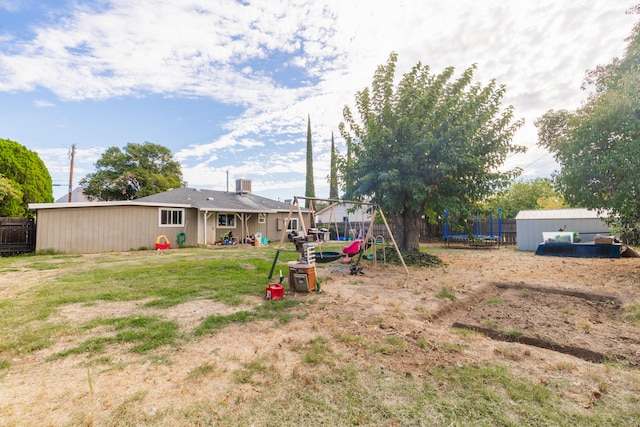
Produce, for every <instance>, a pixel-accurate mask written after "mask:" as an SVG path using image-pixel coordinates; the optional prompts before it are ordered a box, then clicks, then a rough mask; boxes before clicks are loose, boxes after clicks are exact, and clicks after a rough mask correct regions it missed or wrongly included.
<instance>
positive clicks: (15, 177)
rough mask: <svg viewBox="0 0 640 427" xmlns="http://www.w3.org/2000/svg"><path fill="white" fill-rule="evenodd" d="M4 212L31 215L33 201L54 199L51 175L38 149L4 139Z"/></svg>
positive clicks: (0, 209) (0, 155)
mask: <svg viewBox="0 0 640 427" xmlns="http://www.w3.org/2000/svg"><path fill="white" fill-rule="evenodd" d="M0 177H2V178H3V179H2V181H1V183H0V199H1V200H0V216H13V217H29V216H33V213H32V212H30V211H29V209H28V208H29V203H51V202H53V190H52V188H53V187H52V183H51V175H50V174H49V171H48V170H47V167H46V166H45V164H44V162H43V161H42V159H40V156H38V154H37V153H36V152H35V151H31V150H29V149H27V148H26V147H25V146H23V145H21V144H19V143H18V142H16V141H11V140H8V139H0Z"/></svg>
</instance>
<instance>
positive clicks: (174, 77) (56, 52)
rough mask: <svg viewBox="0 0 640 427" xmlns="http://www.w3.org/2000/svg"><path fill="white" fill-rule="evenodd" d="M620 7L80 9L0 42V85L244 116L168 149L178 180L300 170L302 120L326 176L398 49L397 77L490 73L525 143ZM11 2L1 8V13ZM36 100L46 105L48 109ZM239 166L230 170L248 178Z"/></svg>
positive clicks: (607, 44) (172, 0) (614, 48)
mask: <svg viewBox="0 0 640 427" xmlns="http://www.w3.org/2000/svg"><path fill="white" fill-rule="evenodd" d="M624 3H625V2H610V1H609V0H575V1H569V0H565V1H558V0H520V1H517V2H515V1H512V2H508V1H504V0H486V1H482V2H480V1H477V0H458V1H456V2H443V1H436V0H429V1H418V0H399V1H395V2H390V1H383V0H371V1H367V2H356V1H344V0H318V1H311V0H277V1H273V0H255V1H246V2H236V1H228V0H138V1H135V2H132V1H130V0H112V1H110V2H108V3H103V2H95V3H91V2H88V3H84V4H78V3H75V4H76V6H74V7H75V8H74V9H71V10H69V11H68V13H67V15H66V17H65V18H64V19H60V20H59V21H57V22H52V23H51V24H48V25H46V26H41V27H34V28H33V30H34V32H35V36H34V38H33V39H30V40H23V41H20V42H19V43H11V44H9V43H5V45H7V46H9V45H11V47H10V48H9V47H6V48H0V91H11V92H15V91H33V90H35V88H46V89H49V90H50V91H52V92H53V93H55V94H56V95H57V96H58V97H59V98H60V99H61V100H74V101H81V100H84V99H92V100H93V99H95V100H101V99H107V98H112V97H124V96H145V95H147V94H161V95H166V96H172V97H176V96H178V97H179V96H185V97H187V96H189V97H205V98H210V99H213V100H216V101H219V102H220V103H223V104H228V105H233V106H236V107H237V106H240V107H241V108H242V109H243V111H242V112H241V113H240V114H239V115H237V116H235V117H231V118H230V119H228V120H227V121H226V123H223V124H222V125H221V126H222V128H223V129H224V130H225V132H226V133H225V134H224V135H222V136H220V137H216V138H215V140H213V141H209V142H207V143H204V144H197V145H196V144H192V145H190V146H187V147H183V148H182V149H180V150H178V151H177V152H176V158H177V159H178V160H180V161H184V162H185V164H186V165H187V167H188V170H185V175H187V176H186V179H187V181H189V182H190V183H191V182H197V183H200V182H219V181H220V179H221V178H225V177H224V176H223V177H221V176H220V174H221V172H220V170H213V168H212V167H211V165H212V164H213V162H215V161H218V160H222V159H223V158H224V157H223V155H222V153H225V154H229V153H233V152H241V153H242V159H243V160H244V159H249V160H251V159H254V158H255V159H261V160H264V158H265V154H264V151H265V150H272V151H274V152H273V153H268V154H269V155H268V158H269V160H268V161H265V162H264V165H266V166H265V169H263V170H260V171H255V173H256V174H262V175H263V176H264V175H265V174H281V173H284V172H285V171H289V172H293V173H298V174H304V156H301V155H300V154H301V152H300V151H299V147H300V146H302V145H301V144H300V143H301V141H303V139H304V134H305V132H306V118H307V115H308V114H310V115H311V120H312V129H313V136H314V138H313V140H314V150H315V151H314V154H315V157H316V158H317V159H319V160H321V161H322V165H320V164H318V163H316V168H318V170H326V168H328V165H324V163H325V162H326V161H327V159H328V155H327V153H328V150H329V146H330V136H331V131H334V133H335V136H336V144H337V145H338V148H340V144H341V141H340V137H339V134H338V132H337V125H338V123H339V122H340V120H341V118H342V117H341V113H342V108H343V107H344V105H345V104H349V105H353V103H354V95H355V93H356V91H358V90H361V89H362V88H364V87H365V86H368V85H370V83H371V79H372V76H373V73H374V71H375V68H376V67H377V66H378V65H380V64H382V63H384V62H386V60H387V58H388V56H389V53H390V52H391V51H396V52H398V53H399V63H398V74H400V73H403V72H406V71H408V70H409V69H410V67H411V66H413V65H414V64H415V63H416V62H418V61H422V62H423V63H424V64H427V65H429V66H430V67H431V69H432V71H433V72H434V73H437V72H440V71H441V70H442V69H443V68H444V67H446V66H454V67H456V70H457V72H458V73H459V72H461V71H462V70H463V69H465V68H467V67H468V66H470V65H471V64H473V63H477V64H478V70H477V72H476V77H477V78H478V79H479V80H481V81H483V82H487V81H488V80H489V79H492V78H495V79H497V81H498V82H499V83H503V84H505V85H506V86H507V93H506V97H505V99H504V100H505V104H513V105H514V106H515V108H516V113H515V115H516V117H526V125H525V126H524V127H523V129H522V130H521V131H520V132H519V133H518V134H517V136H516V139H517V142H518V143H520V144H522V145H529V146H533V145H534V144H535V128H533V121H534V120H535V118H536V117H538V116H539V115H541V114H542V113H543V112H544V111H546V110H548V109H551V108H554V109H558V108H575V107H577V106H579V104H580V102H581V100H583V99H584V98H585V96H586V95H585V94H584V93H583V92H581V91H580V90H579V85H580V82H581V80H582V78H583V76H584V72H585V70H587V69H590V68H593V67H595V66H596V65H597V64H602V63H608V62H609V61H610V59H611V57H613V56H620V55H622V54H623V48H624V41H623V40H624V38H625V37H626V36H627V35H628V34H629V32H630V31H631V27H632V25H633V23H634V21H635V17H634V16H628V15H625V14H624V12H625V10H626V9H628V8H629V7H631V6H633V5H634V3H633V2H630V1H629V2H627V4H624ZM12 4H13V2H7V1H3V0H0V8H2V7H4V8H9V7H10V6H11V5H12ZM3 37H7V36H6V35H5V36H3ZM280 58H282V62H281V63H279V64H278V63H277V61H279V60H280ZM276 66H277V69H278V70H276ZM278 72H279V73H285V74H286V73H289V72H292V73H294V74H295V73H297V74H298V75H297V78H299V79H300V80H299V81H297V82H294V83H290V84H288V83H285V82H283V81H280V80H279V78H278V76H277V73H278ZM51 104H52V103H51ZM36 105H37V106H39V107H46V106H52V105H49V104H48V103H46V102H44V101H36ZM294 143H295V144H294ZM275 144H280V145H278V146H277V147H276V146H275ZM293 145H295V147H293ZM274 147H275V148H274ZM280 149H282V152H281V153H280V152H278V150H280ZM289 149H293V150H295V151H294V152H293V153H290V152H288V151H287V150H289ZM260 156H262V157H260ZM535 158H536V157H535V153H531V154H528V155H526V156H521V159H520V157H518V159H520V160H518V165H526V164H528V163H531V162H532V161H533V160H535ZM292 159H295V161H296V162H297V163H295V164H292ZM243 160H241V161H240V162H239V163H238V164H239V165H240V167H238V169H235V170H234V174H235V173H237V174H241V173H242V172H243V170H242V168H245V167H246V165H243V164H242V161H243ZM541 163H543V162H542V161H540V162H539V163H535V164H533V165H532V169H534V168H535V167H537V166H539V165H540V164H541ZM234 167H235V166H234ZM547 167H552V166H547ZM323 168H324V169H323ZM540 170H542V167H540ZM265 179H266V177H265ZM265 182H266V181H265ZM269 185H270V187H273V188H276V187H277V184H275V183H270V184H269Z"/></svg>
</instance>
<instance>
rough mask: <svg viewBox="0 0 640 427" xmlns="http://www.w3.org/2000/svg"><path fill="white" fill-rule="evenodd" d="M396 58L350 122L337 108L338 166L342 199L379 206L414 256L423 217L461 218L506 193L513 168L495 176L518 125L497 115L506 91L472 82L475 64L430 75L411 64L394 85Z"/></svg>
mask: <svg viewBox="0 0 640 427" xmlns="http://www.w3.org/2000/svg"><path fill="white" fill-rule="evenodd" d="M396 62H397V54H395V53H392V54H391V55H390V57H389V60H388V62H387V64H386V65H381V66H379V67H378V69H377V70H376V72H375V74H374V77H373V83H372V85H371V88H365V89H363V90H362V91H360V92H358V93H357V94H356V97H355V99H356V107H357V112H358V115H359V119H360V120H357V119H356V117H355V116H354V114H353V113H352V111H351V109H350V108H349V107H348V106H347V107H345V109H344V112H343V116H344V122H342V123H340V132H341V134H342V136H343V138H344V139H345V142H346V144H347V153H346V156H345V157H343V158H341V161H340V166H339V169H340V178H341V182H342V185H343V187H344V189H345V195H344V197H345V198H349V199H368V200H370V201H372V202H374V203H378V204H379V205H380V206H381V207H382V209H383V210H384V212H385V213H386V214H387V215H388V216H390V219H391V220H392V224H393V225H392V227H393V228H394V230H393V231H394V236H395V238H396V240H397V242H398V245H399V247H400V248H401V249H403V250H418V249H419V230H420V223H421V221H422V219H423V218H424V217H425V216H426V217H427V218H429V219H430V220H431V221H435V220H436V219H437V216H438V214H439V213H442V212H443V211H444V209H446V208H449V209H451V210H458V211H462V210H463V209H467V208H468V207H469V206H471V205H473V204H475V203H477V202H478V201H480V200H483V199H484V198H486V197H487V196H489V195H490V194H492V193H493V192H494V191H495V190H496V188H500V187H502V186H505V185H506V184H507V183H508V182H509V180H511V179H513V178H514V177H515V176H517V175H518V174H519V172H520V171H519V169H514V170H510V171H500V170H499V167H500V166H502V164H503V163H504V160H505V159H506V156H507V154H508V153H510V152H513V151H522V150H523V148H522V147H518V146H516V145H513V144H512V142H511V141H512V138H513V135H514V133H515V132H516V130H517V129H518V128H519V127H520V126H521V124H522V122H521V121H514V120H513V107H511V106H509V107H507V108H506V109H502V108H501V99H502V97H503V95H504V93H505V88H504V86H502V85H499V84H497V83H496V82H495V80H491V81H490V82H489V83H488V84H487V85H484V86H483V85H481V84H480V83H473V73H474V71H475V69H476V67H475V65H474V66H471V67H470V68H468V69H466V70H464V72H463V73H462V74H461V75H460V76H459V77H454V69H453V68H452V67H449V68H446V69H445V70H444V71H442V72H441V73H440V74H432V73H431V72H430V69H429V67H428V66H425V65H422V64H421V63H418V64H417V65H415V66H414V67H413V68H412V69H411V71H410V72H408V73H406V74H404V75H403V76H402V78H401V79H400V81H399V82H398V84H397V86H395V85H394V79H395V71H396Z"/></svg>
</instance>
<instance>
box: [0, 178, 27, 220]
mask: <svg viewBox="0 0 640 427" xmlns="http://www.w3.org/2000/svg"><path fill="white" fill-rule="evenodd" d="M22 196H23V194H22V191H20V190H19V189H18V188H16V183H15V182H14V181H12V180H10V179H7V178H5V177H3V176H2V175H0V216H6V217H21V216H23V214H24V206H23V205H22Z"/></svg>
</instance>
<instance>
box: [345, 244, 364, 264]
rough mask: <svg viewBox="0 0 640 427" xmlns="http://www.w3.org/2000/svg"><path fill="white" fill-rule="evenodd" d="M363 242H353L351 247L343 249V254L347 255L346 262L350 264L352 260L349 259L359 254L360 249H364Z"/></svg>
mask: <svg viewBox="0 0 640 427" xmlns="http://www.w3.org/2000/svg"><path fill="white" fill-rule="evenodd" d="M362 242H363V240H362V239H356V240H354V241H353V242H351V244H350V245H349V246H345V247H344V248H342V253H343V254H345V257H344V262H350V261H351V258H349V257H350V256H353V255H356V254H357V253H358V252H360V248H361V247H362Z"/></svg>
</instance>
